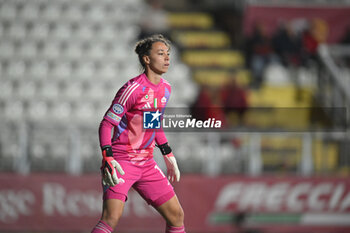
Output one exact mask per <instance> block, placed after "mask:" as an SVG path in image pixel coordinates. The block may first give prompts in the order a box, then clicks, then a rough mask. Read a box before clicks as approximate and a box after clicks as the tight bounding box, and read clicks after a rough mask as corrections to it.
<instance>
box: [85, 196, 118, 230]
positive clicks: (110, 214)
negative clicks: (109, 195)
mask: <svg viewBox="0 0 350 233" xmlns="http://www.w3.org/2000/svg"><path fill="white" fill-rule="evenodd" d="M123 210H124V202H123V201H122V200H119V199H107V200H105V201H104V202H103V211H102V217H101V220H100V221H99V222H98V223H97V225H96V226H95V228H94V229H93V230H92V232H91V233H111V232H112V231H113V229H114V228H115V227H116V226H117V224H118V222H119V219H120V217H121V216H122V214H123Z"/></svg>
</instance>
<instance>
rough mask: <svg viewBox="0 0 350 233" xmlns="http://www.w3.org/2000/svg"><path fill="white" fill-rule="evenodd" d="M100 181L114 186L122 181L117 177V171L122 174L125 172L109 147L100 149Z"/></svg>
mask: <svg viewBox="0 0 350 233" xmlns="http://www.w3.org/2000/svg"><path fill="white" fill-rule="evenodd" d="M102 156H103V159H102V167H101V169H102V183H103V185H109V186H115V185H117V184H119V183H122V182H124V180H123V179H122V178H118V175H117V172H116V171H118V172H119V174H121V175H124V174H125V172H124V170H123V169H122V167H121V166H120V164H119V163H118V162H117V161H116V160H115V159H114V158H113V153H112V150H111V148H110V147H108V148H106V149H104V150H102Z"/></svg>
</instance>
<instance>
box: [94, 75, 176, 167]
mask: <svg viewBox="0 0 350 233" xmlns="http://www.w3.org/2000/svg"><path fill="white" fill-rule="evenodd" d="M170 92H171V86H170V84H169V83H168V82H167V81H166V80H165V79H163V78H161V79H160V82H159V83H158V84H157V85H155V84H153V83H151V82H150V80H149V79H148V78H147V76H146V74H144V73H143V74H141V75H139V76H137V77H135V78H133V79H130V80H129V81H128V82H127V83H126V84H124V85H123V86H122V87H121V88H120V89H119V91H118V92H117V94H116V96H115V98H114V100H113V102H112V104H111V106H110V107H109V109H108V110H107V112H106V113H105V115H104V117H103V120H102V122H101V124H100V129H99V138H100V146H101V147H103V146H106V145H111V146H112V151H113V156H114V158H115V159H116V160H126V161H131V162H133V163H137V164H143V163H144V162H146V161H148V160H149V159H152V158H153V149H154V146H155V143H157V144H158V145H161V144H164V143H166V142H167V139H166V137H165V134H164V131H163V129H162V128H160V129H144V128H143V113H144V112H145V111H157V110H158V111H159V112H163V111H164V108H165V106H166V104H167V102H168V99H169V97H170ZM113 129H114V130H113ZM112 131H113V133H112Z"/></svg>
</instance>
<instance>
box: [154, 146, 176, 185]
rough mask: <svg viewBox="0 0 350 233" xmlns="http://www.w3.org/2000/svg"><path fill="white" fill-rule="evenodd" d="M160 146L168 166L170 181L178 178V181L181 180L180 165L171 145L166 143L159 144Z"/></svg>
mask: <svg viewBox="0 0 350 233" xmlns="http://www.w3.org/2000/svg"><path fill="white" fill-rule="evenodd" d="M158 147H159V149H160V151H161V152H162V154H163V158H164V161H165V165H166V167H167V175H168V179H169V181H171V182H173V181H175V180H176V181H177V182H179V181H180V170H179V167H178V166H177V162H176V159H175V156H174V154H173V152H172V150H171V148H170V146H169V145H168V143H164V144H163V145H159V146H158Z"/></svg>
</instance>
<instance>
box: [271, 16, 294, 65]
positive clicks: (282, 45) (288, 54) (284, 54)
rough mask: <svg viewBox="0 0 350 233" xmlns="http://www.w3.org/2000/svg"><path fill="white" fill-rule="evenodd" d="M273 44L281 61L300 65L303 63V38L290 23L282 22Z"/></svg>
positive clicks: (284, 63)
mask: <svg viewBox="0 0 350 233" xmlns="http://www.w3.org/2000/svg"><path fill="white" fill-rule="evenodd" d="M272 44H273V47H274V50H275V52H276V54H277V56H278V58H279V59H280V61H281V63H282V64H283V65H284V66H286V67H288V66H291V65H292V66H299V65H300V63H301V60H300V55H301V54H300V53H301V40H300V38H299V37H298V36H297V35H296V33H295V32H294V30H293V29H292V28H291V26H290V25H289V24H288V23H285V22H282V23H281V24H280V25H279V27H278V29H277V30H276V32H275V34H274V36H273V38H272Z"/></svg>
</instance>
